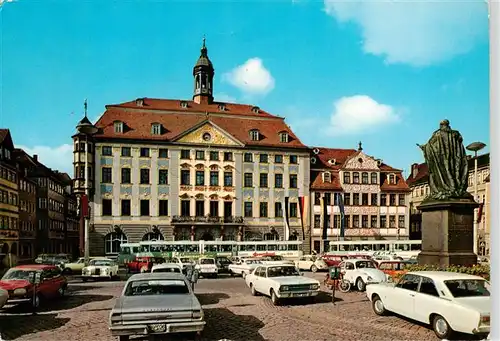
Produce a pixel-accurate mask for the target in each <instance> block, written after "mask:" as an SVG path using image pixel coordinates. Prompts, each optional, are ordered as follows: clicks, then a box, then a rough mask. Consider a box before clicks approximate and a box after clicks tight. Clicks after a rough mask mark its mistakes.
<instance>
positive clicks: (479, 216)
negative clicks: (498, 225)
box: [477, 199, 484, 224]
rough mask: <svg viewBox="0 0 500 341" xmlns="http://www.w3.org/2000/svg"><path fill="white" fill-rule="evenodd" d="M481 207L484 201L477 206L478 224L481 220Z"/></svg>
mask: <svg viewBox="0 0 500 341" xmlns="http://www.w3.org/2000/svg"><path fill="white" fill-rule="evenodd" d="M483 207H484V199H483V202H482V203H480V204H479V209H478V210H477V223H478V224H479V223H480V222H481V220H482V218H483Z"/></svg>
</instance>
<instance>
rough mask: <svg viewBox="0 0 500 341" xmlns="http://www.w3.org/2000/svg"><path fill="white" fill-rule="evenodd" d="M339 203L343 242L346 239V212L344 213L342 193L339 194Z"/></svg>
mask: <svg viewBox="0 0 500 341" xmlns="http://www.w3.org/2000/svg"><path fill="white" fill-rule="evenodd" d="M338 203H339V210H340V238H342V240H343V239H344V236H345V219H344V217H345V211H344V197H343V195H342V193H338Z"/></svg>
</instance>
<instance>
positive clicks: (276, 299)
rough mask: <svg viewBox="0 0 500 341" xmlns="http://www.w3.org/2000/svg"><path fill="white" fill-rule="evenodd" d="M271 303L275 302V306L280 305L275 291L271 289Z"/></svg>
mask: <svg viewBox="0 0 500 341" xmlns="http://www.w3.org/2000/svg"><path fill="white" fill-rule="evenodd" d="M271 302H273V305H280V299H279V298H278V296H276V293H275V292H274V290H273V289H271Z"/></svg>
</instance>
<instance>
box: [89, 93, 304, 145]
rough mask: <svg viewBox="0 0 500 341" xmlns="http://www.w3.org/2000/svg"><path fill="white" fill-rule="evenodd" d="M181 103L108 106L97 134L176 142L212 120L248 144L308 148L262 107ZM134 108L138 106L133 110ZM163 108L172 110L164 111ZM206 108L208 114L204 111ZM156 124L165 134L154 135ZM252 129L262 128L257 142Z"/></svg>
mask: <svg viewBox="0 0 500 341" xmlns="http://www.w3.org/2000/svg"><path fill="white" fill-rule="evenodd" d="M180 102H181V101H178V100H151V99H145V100H144V106H143V107H138V106H136V104H135V101H134V102H127V103H124V104H121V105H114V106H106V108H107V109H106V111H105V112H104V114H103V115H102V116H101V118H100V119H99V121H97V123H96V126H97V127H98V128H100V129H101V132H100V133H99V134H97V135H96V137H97V138H99V137H101V138H116V139H138V140H155V141H172V140H175V138H176V137H178V136H180V135H181V134H182V133H185V132H187V131H189V130H190V129H191V128H193V127H196V126H197V125H200V124H202V123H203V122H211V123H213V124H215V125H216V126H217V127H219V128H221V129H222V130H224V131H225V132H226V133H228V134H230V135H231V136H232V137H233V138H235V139H236V140H238V141H240V142H242V143H244V144H245V145H257V146H269V147H285V148H286V147H290V148H306V146H305V145H304V144H302V142H301V141H300V140H299V139H298V138H297V136H295V134H294V133H293V132H292V131H291V129H290V127H288V125H287V124H286V123H285V120H284V119H283V118H281V117H278V116H273V115H270V114H268V113H266V112H264V111H261V110H260V109H259V113H258V114H256V113H253V112H252V106H249V105H241V104H230V103H226V104H225V106H226V111H219V110H218V104H220V102H217V103H214V104H206V105H203V104H197V103H195V102H192V101H186V102H187V103H188V108H187V109H183V108H182V107H181V105H180ZM174 104H175V106H174ZM132 107H133V108H134V109H129V108H132ZM151 109H152V110H151ZM162 110H171V111H172V112H160V111H162ZM205 110H206V111H207V113H205V112H203V111H205ZM200 111H202V112H201V113H200ZM115 121H122V122H124V124H125V128H124V132H123V133H115V132H114V122H115ZM152 123H160V124H161V125H162V128H163V129H164V132H163V134H161V135H152V134H151V124H152ZM252 129H257V130H259V135H260V136H261V138H260V140H259V141H253V140H252V139H251V138H250V130H252ZM282 131H283V132H288V135H289V142H281V141H280V135H279V132H282Z"/></svg>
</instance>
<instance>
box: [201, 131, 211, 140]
mask: <svg viewBox="0 0 500 341" xmlns="http://www.w3.org/2000/svg"><path fill="white" fill-rule="evenodd" d="M211 139H212V136H211V135H210V133H205V134H203V140H204V141H210V140H211Z"/></svg>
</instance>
